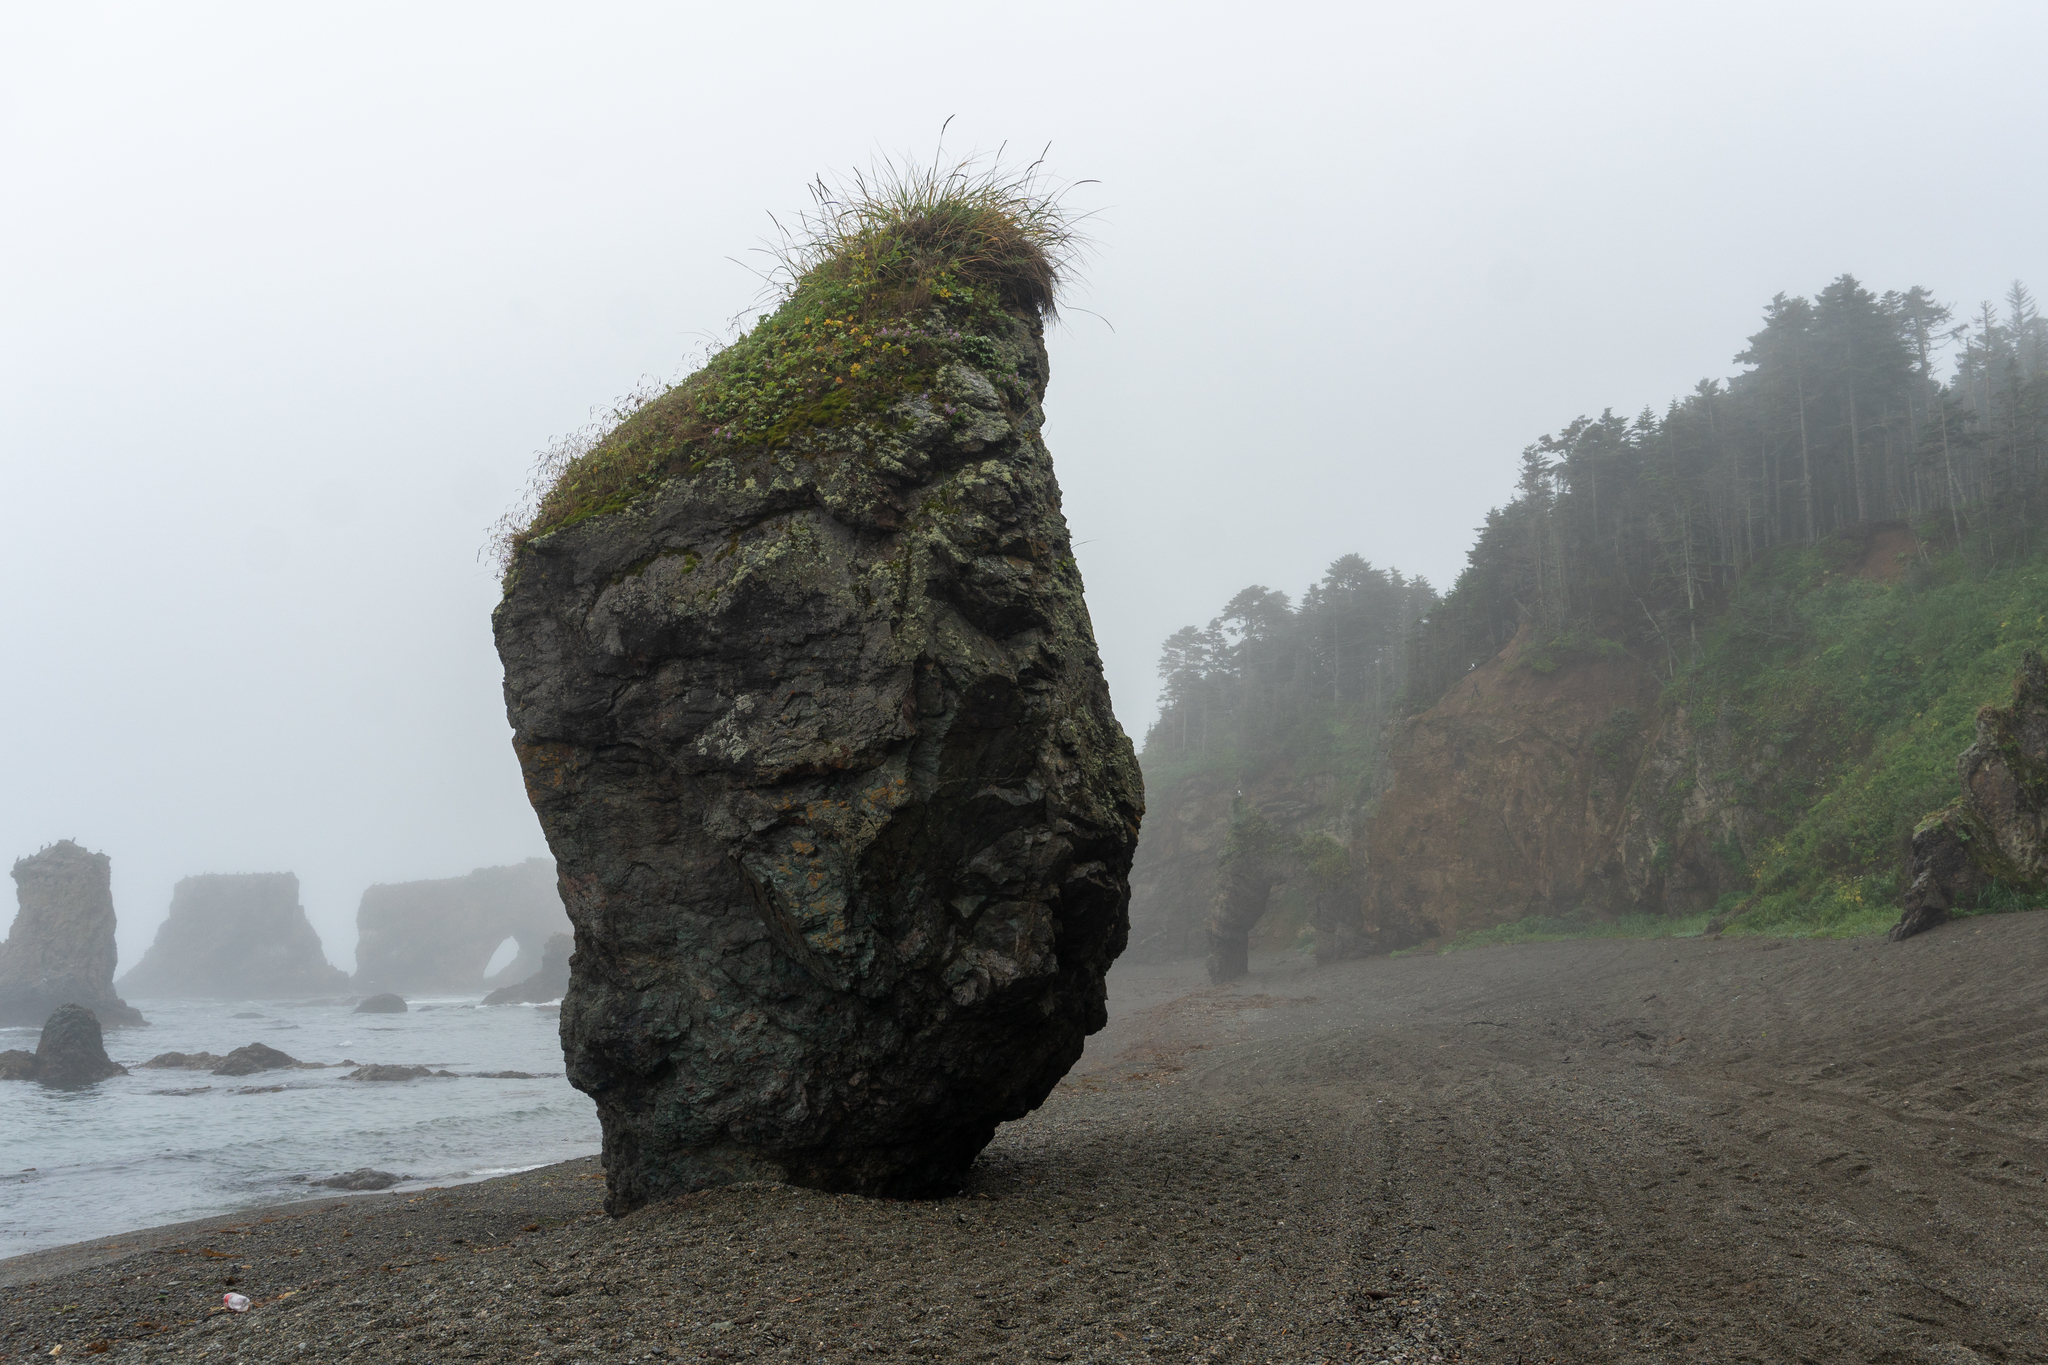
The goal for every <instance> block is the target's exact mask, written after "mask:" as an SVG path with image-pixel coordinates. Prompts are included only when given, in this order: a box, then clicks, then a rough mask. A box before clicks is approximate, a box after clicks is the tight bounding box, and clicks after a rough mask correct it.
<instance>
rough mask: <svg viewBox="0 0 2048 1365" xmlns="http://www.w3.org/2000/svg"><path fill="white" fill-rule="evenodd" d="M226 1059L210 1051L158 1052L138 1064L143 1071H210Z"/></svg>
mask: <svg viewBox="0 0 2048 1365" xmlns="http://www.w3.org/2000/svg"><path fill="white" fill-rule="evenodd" d="M226 1060H227V1058H225V1057H222V1056H220V1055H218V1054H217V1053H212V1052H159V1053H157V1055H156V1056H154V1057H152V1058H150V1059H149V1060H148V1061H146V1062H142V1063H139V1065H140V1066H141V1067H142V1069H143V1070H145V1071H211V1070H213V1069H214V1068H215V1067H217V1066H219V1065H220V1064H221V1063H222V1062H224V1061H226Z"/></svg>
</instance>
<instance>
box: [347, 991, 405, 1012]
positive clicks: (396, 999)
mask: <svg viewBox="0 0 2048 1365" xmlns="http://www.w3.org/2000/svg"><path fill="white" fill-rule="evenodd" d="M352 1012H353V1013H355V1014H404V1013H405V1012H406V1004H405V997H404V996H402V995H392V994H389V993H388V992H387V993H386V994H383V995H372V996H369V997H368V998H366V999H365V1000H363V1002H362V1003H361V1004H359V1005H357V1006H356V1007H355V1009H354V1010H353V1011H352Z"/></svg>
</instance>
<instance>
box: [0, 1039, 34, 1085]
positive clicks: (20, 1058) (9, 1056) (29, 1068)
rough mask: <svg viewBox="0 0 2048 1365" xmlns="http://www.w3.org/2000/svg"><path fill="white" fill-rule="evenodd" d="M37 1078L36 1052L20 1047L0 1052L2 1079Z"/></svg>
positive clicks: (0, 1078)
mask: <svg viewBox="0 0 2048 1365" xmlns="http://www.w3.org/2000/svg"><path fill="white" fill-rule="evenodd" d="M35 1078H36V1054H35V1053H33V1052H24V1051H22V1050H21V1049H20V1048H18V1047H11V1048H8V1049H7V1051H5V1052H0V1081H32V1080H34V1079H35Z"/></svg>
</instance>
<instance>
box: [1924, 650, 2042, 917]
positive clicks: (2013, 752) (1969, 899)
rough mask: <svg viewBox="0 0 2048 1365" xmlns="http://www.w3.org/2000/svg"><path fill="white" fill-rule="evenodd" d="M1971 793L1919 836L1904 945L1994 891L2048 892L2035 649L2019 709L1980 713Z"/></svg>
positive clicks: (1969, 754) (1962, 771)
mask: <svg viewBox="0 0 2048 1365" xmlns="http://www.w3.org/2000/svg"><path fill="white" fill-rule="evenodd" d="M1956 778H1957V780H1958V781H1959V782H1960V783H1961V785H1962V789H1963V790H1962V795H1961V796H1959V797H1958V798H1957V799H1956V800H1955V801H1954V802H1953V803H1951V804H1950V805H1949V806H1947V807H1946V808H1945V809H1942V810H1938V811H1936V812H1934V813H1933V814H1932V815H1929V816H1928V817H1927V818H1925V819H1924V820H1922V821H1921V822H1920V824H1919V826H1918V827H1917V828H1916V829H1914V831H1913V879H1912V881H1911V882H1910V883H1909V884H1908V885H1907V887H1906V891H1905V894H1904V895H1902V896H1901V897H1900V898H1899V907H1900V914H1899V922H1898V923H1897V924H1895V925H1893V926H1892V929H1891V938H1892V939H1893V941H1895V942H1896V941H1897V940H1899V939H1903V938H1911V937H1912V936H1913V935H1914V934H1917V933H1921V932H1923V931H1925V930H1928V929H1932V928H1934V927H1935V926H1936V925H1938V924H1943V923H1946V922H1947V920H1948V918H1949V916H1950V913H1951V912H1952V911H1954V910H1956V909H1959V908H1968V907H1969V906H1971V905H1974V904H1975V903H1976V901H1977V898H1978V897H1979V896H1981V895H1982V894H1983V893H1984V892H1986V891H1988V890H1989V889H1990V888H1991V886H1992V885H1993V884H1994V883H1997V884H1999V885H2002V886H2005V887H2007V888H2009V889H2011V890H2014V891H2039V890H2041V889H2043V888H2044V887H2048V666H2044V665H2043V663H2042V662H2041V656H2040V655H2039V654H2037V653H2035V652H2034V651H2033V650H2031V649H2030V650H2028V651H2027V652H2026V654H2025V655H2023V656H2022V657H2021V659H2020V671H2019V676H2018V677H2017V678H2015V679H2014V680H2013V688H2012V705H2010V706H2007V707H1997V706H1987V707H1984V708H1983V709H1982V710H1980V711H1979V712H1978V713H1977V738H1976V741H1975V742H1974V743H1972V744H1971V745H1970V747H1969V748H1967V749H1965V750H1963V752H1962V754H1961V756H1960V757H1958V758H1957V759H1956Z"/></svg>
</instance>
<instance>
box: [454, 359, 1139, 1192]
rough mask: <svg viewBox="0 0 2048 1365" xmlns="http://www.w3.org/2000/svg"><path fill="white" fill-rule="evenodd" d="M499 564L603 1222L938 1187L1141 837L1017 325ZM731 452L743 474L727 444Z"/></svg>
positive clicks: (1071, 983)
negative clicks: (599, 1140) (670, 1204)
mask: <svg viewBox="0 0 2048 1365" xmlns="http://www.w3.org/2000/svg"><path fill="white" fill-rule="evenodd" d="M987 344H988V361H989V363H988V364H987V365H985V366H981V367H979V368H977V367H970V366H968V365H965V364H959V363H953V364H949V365H947V366H946V367H945V368H944V369H943V370H941V371H939V372H938V375H937V377H936V379H935V380H934V382H933V385H932V388H931V390H930V391H929V392H926V393H917V394H913V395H912V396H910V397H908V398H906V399H904V400H902V401H901V402H899V403H898V404H897V405H896V406H895V407H893V408H891V409H890V410H889V412H888V415H887V421H886V422H871V423H867V424H865V425H860V426H857V427H844V426H841V427H832V428H820V429H817V430H799V431H797V432H795V433H793V434H791V435H790V436H789V438H788V440H787V441H786V442H782V441H778V442H777V443H771V444H764V445H760V446H755V447H742V448H739V449H738V450H736V451H734V452H733V453H730V454H726V455H721V456H719V457H718V458H716V459H711V460H708V461H706V462H704V463H702V464H701V465H699V466H696V467H693V468H692V469H691V470H690V471H689V472H685V473H679V474H675V475H672V476H671V477H670V478H669V479H668V481H667V482H666V483H665V484H663V485H662V486H661V487H660V489H659V490H658V491H656V492H655V493H653V494H652V495H650V496H649V497H647V498H646V499H644V500H643V501H641V502H639V503H638V504H636V505H634V506H632V507H630V508H628V509H627V510H625V511H621V512H616V513H612V514H608V515H603V516H596V517H592V518H590V519H588V520H585V521H582V522H578V523H575V524H572V525H570V526H568V527H566V528H564V529H561V530H557V531H554V532H553V533H551V534H548V535H544V536H541V537H538V538H536V539H534V540H531V541H529V542H527V544H526V545H525V546H524V548H523V549H522V550H521V551H520V552H519V554H518V557H517V559H516V560H515V562H514V564H513V565H512V568H511V573H510V577H509V579H508V586H507V593H506V598H505V601H504V602H503V603H502V605H501V606H500V607H499V609H498V612H497V615H496V622H495V624H496V633H497V641H498V648H499V653H500V655H501V657H502V658H503V660H504V663H505V669H506V683H505V692H506V700H507V708H508V712H509V714H510V717H511V720H512V724H513V727H514V731H515V736H514V743H515V745H516V747H517V750H518V753H519V757H520V761H521V764H522V766H523V768H524V770H525V775H526V782H527V790H528V793H529V795H530V796H531V798H532V800H533V803H534V807H535V810H536V811H537V812H538V813H539V816H540V819H541V824H542V827H543V829H544V830H545V832H546V834H547V837H548V841H549V844H550V846H551V847H552V848H553V850H554V853H555V857H556V859H557V861H558V863H559V865H560V868H561V873H562V888H563V896H564V899H565V901H566V903H567V905H568V908H569V916H570V918H571V920H573V921H574V922H575V926H576V949H577V950H576V956H575V959H574V963H575V965H574V969H573V972H572V978H571V984H570V988H569V992H568V995H567V997H566V998H565V1000H564V1002H563V1008H562V1041H563V1047H564V1050H565V1053H566V1055H567V1059H568V1074H569V1077H570V1079H571V1080H572V1081H573V1082H574V1083H575V1084H576V1085H577V1086H578V1087H579V1088H581V1089H583V1090H584V1091H586V1092H588V1093H589V1094H590V1095H591V1096H592V1097H593V1098H594V1099H595V1100H596V1101H597V1106H598V1112H599V1115H600V1118H601V1120H602V1123H603V1126H604V1133H605V1166H606V1175H607V1180H608V1189H609V1194H608V1200H607V1206H608V1207H609V1208H611V1209H612V1210H613V1211H614V1212H623V1211H625V1210H627V1209H630V1208H633V1207H635V1206H637V1205H640V1204H642V1203H645V1202H647V1201H648V1200H652V1199H658V1198H662V1197H664V1196H667V1195H670V1194H674V1193H678V1192H681V1191H684V1190H689V1189H694V1188H699V1187H702V1186H705V1185H711V1184H720V1183H725V1182H729V1181H735V1180H755V1179H765V1180H783V1181H788V1182H792V1183H797V1184H804V1185H810V1186H816V1187H821V1188H827V1189H843V1190H856V1191H862V1192H866V1193H871V1194H891V1195H916V1194H927V1193H933V1192H938V1191H944V1190H946V1189H949V1188H953V1187H955V1186H956V1185H957V1183H958V1182H959V1180H960V1179H961V1177H962V1176H963V1174H964V1173H965V1171H966V1170H967V1168H968V1166H969V1165H970V1164H971V1163H972V1161H973V1159H974V1156H975V1154H976V1153H977V1152H979V1151H980V1150H981V1148H982V1147H983V1146H984V1145H985V1144H986V1143H987V1142H988V1140H989V1138H990V1137H991V1136H992V1135H993V1134H994V1132H995V1128H996V1125H997V1124H998V1123H1000V1122H1002V1121H1004V1120H1006V1119H1014V1118H1018V1117H1021V1116H1023V1115H1024V1114H1026V1113H1028V1112H1029V1111H1030V1110H1031V1109H1033V1108H1034V1107H1036V1106H1037V1105H1038V1104H1039V1103H1040V1102H1041V1101H1042V1100H1043V1099H1044V1097H1045V1096H1046V1094H1047V1093H1048V1092H1049V1091H1050V1090H1051V1088H1052V1087H1053V1085H1054V1084H1056V1083H1057V1081H1058V1080H1059V1078H1060V1077H1061V1076H1062V1075H1063V1074H1065V1072H1066V1071H1067V1069H1068V1068H1069V1067H1070V1066H1071V1065H1072V1064H1073V1062H1074V1061H1075V1059H1076V1058H1078V1057H1079V1056H1080V1054H1081V1045H1082V1040H1083V1039H1084V1037H1085V1036H1086V1035H1087V1034H1089V1033H1091V1032H1094V1031H1095V1030H1097V1029H1099V1028H1101V1027H1102V1025H1103V1022H1104V1019H1105V1017H1106V1016H1105V1012H1104V1003H1103V1001H1104V990H1103V977H1104V974H1105V973H1106V972H1107V970H1108V968H1109V965H1110V963H1111V961H1112V960H1113V959H1114V958H1115V956H1116V954H1117V953H1118V952H1119V951H1120V950H1121V949H1122V947H1123V945H1124V940H1125V936H1126V933H1127V930H1128V921H1127V902H1128V899H1129V883H1128V875H1129V870H1130V861H1131V853H1132V847H1133V844H1134V842H1135V840H1136V836H1137V829H1138V821H1139V817H1140V815H1141V812H1142V803H1143V797H1142V789H1141V785H1140V779H1139V776H1138V771H1137V766H1136V763H1135V761H1134V759H1133V757H1132V754H1131V748H1130V743H1129V741H1128V740H1127V739H1126V738H1125V737H1124V735H1123V732H1122V731H1121V730H1120V729H1119V728H1118V726H1117V724H1116V721H1115V718H1114V717H1113V715H1112V714H1111V712H1110V705H1109V695H1108V690H1107V688H1106V686H1105V685H1104V682H1103V679H1102V673H1101V664H1100V660H1099V659H1098V657H1097V654H1096V650H1095V644H1094V640H1093V636H1092V633H1091V629H1090V626H1089V622H1088V615H1087V609H1086V607H1085V605H1084V603H1083V600H1082V592H1081V581H1080V575H1079V571H1078V569H1077V567H1076V565H1075V563H1074V560H1073V555H1072V549H1071V544H1070V540H1069V536H1068V532H1067V528H1066V525H1065V522H1064V519H1063V518H1062V517H1061V515H1060V512H1059V493H1058V488H1057V486H1056V484H1055V482H1054V479H1053V471H1052V463H1051V458H1050V455H1049V454H1048V452H1047V450H1046V448H1045V446H1044V444H1043V442H1042V441H1041V440H1040V438H1039V429H1040V426H1041V425H1042V422H1043V412H1042V409H1041V407H1040V400H1041V399H1042V397H1043V394H1044V388H1045V376H1046V356H1045V350H1044V346H1043V342H1042V338H1041V334H1040V331H1039V328H1038V326H1037V324H1036V323H1035V321H1033V322H1027V321H1023V320H1020V319H1012V320H1011V321H1010V323H1009V326H1008V329H1007V331H1006V332H1005V334H1003V335H1000V336H995V337H991V338H987ZM748 452H752V453H748Z"/></svg>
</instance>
